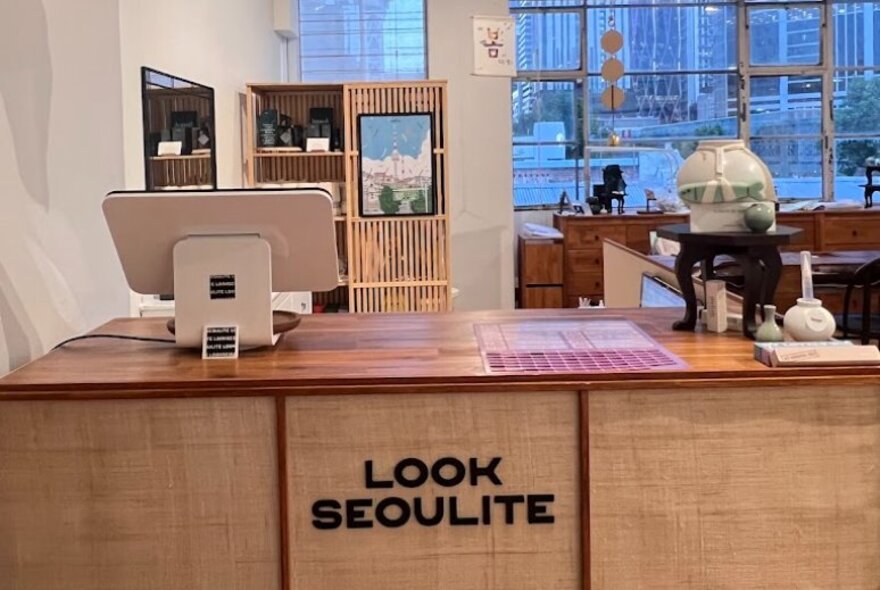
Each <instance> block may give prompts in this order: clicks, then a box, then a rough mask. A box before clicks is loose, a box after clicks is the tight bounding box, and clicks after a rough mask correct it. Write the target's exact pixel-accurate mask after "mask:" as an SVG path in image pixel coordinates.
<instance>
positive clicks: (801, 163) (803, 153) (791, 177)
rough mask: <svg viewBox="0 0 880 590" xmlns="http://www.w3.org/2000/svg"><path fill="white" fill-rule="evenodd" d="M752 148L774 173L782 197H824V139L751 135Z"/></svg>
mask: <svg viewBox="0 0 880 590" xmlns="http://www.w3.org/2000/svg"><path fill="white" fill-rule="evenodd" d="M750 147H751V149H752V151H753V152H755V154H757V156H758V157H759V158H761V159H762V160H764V163H766V164H767V167H768V168H770V173H771V174H772V175H773V184H774V185H775V186H776V194H777V196H779V197H783V198H797V199H819V198H821V197H822V142H821V141H820V140H818V139H816V138H784V139H771V138H754V137H753V138H752V140H751V145H750Z"/></svg>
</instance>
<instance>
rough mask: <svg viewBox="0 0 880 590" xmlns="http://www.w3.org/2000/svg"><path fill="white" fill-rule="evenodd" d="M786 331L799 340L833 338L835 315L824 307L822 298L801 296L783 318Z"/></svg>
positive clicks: (808, 340)
mask: <svg viewBox="0 0 880 590" xmlns="http://www.w3.org/2000/svg"><path fill="white" fill-rule="evenodd" d="M782 323H783V326H784V327H785V333H786V334H787V335H788V336H790V337H791V338H792V339H793V340H797V341H798V342H821V341H824V340H831V337H832V336H833V335H834V329H835V327H836V325H835V322H834V316H833V315H831V312H830V311H828V310H827V309H825V308H824V307H822V300H821V299H807V298H805V297H801V298H800V299H798V300H797V305H795V306H793V307H790V308H788V311H786V312H785V319H784V320H783V322H782Z"/></svg>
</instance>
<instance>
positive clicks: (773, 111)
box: [749, 76, 822, 137]
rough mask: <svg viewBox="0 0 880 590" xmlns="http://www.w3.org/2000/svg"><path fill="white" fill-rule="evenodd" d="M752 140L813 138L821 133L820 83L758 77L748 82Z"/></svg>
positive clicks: (800, 78)
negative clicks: (791, 137)
mask: <svg viewBox="0 0 880 590" xmlns="http://www.w3.org/2000/svg"><path fill="white" fill-rule="evenodd" d="M750 99H751V100H750V103H749V110H750V112H751V132H752V137H756V136H762V135H817V134H819V133H820V132H821V130H822V79H821V78H820V77H818V76H761V77H753V78H752V79H751V82H750Z"/></svg>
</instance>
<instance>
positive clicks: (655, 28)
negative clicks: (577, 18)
mask: <svg viewBox="0 0 880 590" xmlns="http://www.w3.org/2000/svg"><path fill="white" fill-rule="evenodd" d="M612 22H613V23H614V28H615V29H616V30H617V31H619V32H620V34H621V35H622V36H623V49H622V50H621V51H620V52H619V53H618V54H617V55H616V57H617V58H618V59H619V60H621V61H622V62H623V65H624V67H625V69H626V71H628V72H676V71H694V70H726V69H732V68H734V67H735V66H736V61H737V58H736V8H735V7H734V6H730V5H714V4H713V5H707V6H686V7H681V6H663V7H658V8H646V7H643V8H617V7H616V6H615V7H605V8H596V9H592V10H589V11H587V43H588V48H587V50H588V54H589V64H588V70H589V71H590V72H591V73H597V72H599V71H600V69H601V67H602V63H603V62H604V61H605V60H606V59H607V57H608V56H607V54H606V53H605V52H604V51H603V50H602V47H601V45H600V41H601V39H602V35H603V34H604V33H605V32H607V31H608V30H609V29H610V28H611V23H612Z"/></svg>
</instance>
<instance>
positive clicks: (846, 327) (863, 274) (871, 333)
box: [835, 258, 880, 344]
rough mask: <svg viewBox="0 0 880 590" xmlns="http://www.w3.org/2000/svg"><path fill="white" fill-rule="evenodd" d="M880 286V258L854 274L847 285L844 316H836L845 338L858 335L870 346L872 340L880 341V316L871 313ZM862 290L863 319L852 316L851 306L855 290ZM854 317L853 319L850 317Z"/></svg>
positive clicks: (861, 267) (863, 342) (864, 265)
mask: <svg viewBox="0 0 880 590" xmlns="http://www.w3.org/2000/svg"><path fill="white" fill-rule="evenodd" d="M878 286H880V258H876V259H874V260H872V261H871V262H868V263H866V264H863V265H862V266H860V267H859V269H858V270H857V271H856V272H855V274H853V276H852V277H851V278H850V280H849V282H848V283H847V285H846V291H845V293H844V299H843V314H842V315H839V316H836V317H835V320H837V327H838V329H839V330H840V332H841V334H842V336H843V337H844V338H847V337H849V335H850V334H853V335H858V336H859V337H860V339H861V342H862V344H868V342H869V341H870V340H871V339H872V338H876V339H877V340H880V314H872V313H871V303H872V301H871V300H872V295H873V294H874V293H876V291H874V289H873V288H874V287H878ZM858 288H860V289H861V290H862V313H861V314H860V315H861V317H859V316H858V315H856V314H855V313H853V314H850V305H851V300H852V296H853V292H854V291H855V289H858ZM851 315H852V317H850V316H851Z"/></svg>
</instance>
